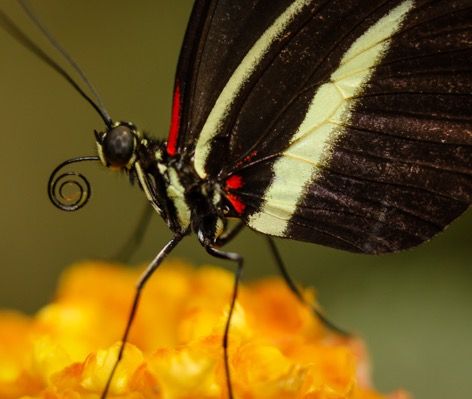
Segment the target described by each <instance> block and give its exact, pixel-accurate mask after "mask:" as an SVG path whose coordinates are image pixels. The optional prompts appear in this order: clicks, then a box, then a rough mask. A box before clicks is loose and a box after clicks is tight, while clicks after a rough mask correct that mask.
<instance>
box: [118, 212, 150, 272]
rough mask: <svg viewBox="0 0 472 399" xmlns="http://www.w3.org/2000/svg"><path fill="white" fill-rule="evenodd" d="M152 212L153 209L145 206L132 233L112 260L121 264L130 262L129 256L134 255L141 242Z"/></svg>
mask: <svg viewBox="0 0 472 399" xmlns="http://www.w3.org/2000/svg"><path fill="white" fill-rule="evenodd" d="M153 212H154V209H153V208H152V207H151V206H149V204H146V206H145V207H144V209H143V211H142V212H141V216H140V217H139V221H138V223H137V224H136V226H135V228H134V229H133V233H132V234H131V235H130V236H129V237H128V239H127V240H126V242H125V245H123V246H122V247H121V249H120V250H119V251H118V252H117V253H116V255H115V256H113V258H114V259H116V260H117V261H120V262H122V263H126V262H128V261H129V260H130V258H131V256H133V255H134V253H135V252H136V250H137V249H138V248H139V246H140V245H141V243H142V242H143V238H144V234H145V233H146V230H147V229H148V227H149V223H150V222H151V216H152V213H153Z"/></svg>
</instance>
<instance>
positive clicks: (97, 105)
mask: <svg viewBox="0 0 472 399" xmlns="http://www.w3.org/2000/svg"><path fill="white" fill-rule="evenodd" d="M19 3H20V4H21V6H22V7H23V8H24V9H25V11H26V13H27V15H28V16H29V17H30V19H31V20H32V21H33V23H34V24H35V25H36V26H37V27H38V28H39V29H40V30H41V31H42V32H43V33H44V34H45V36H46V37H47V39H48V40H49V42H50V43H51V44H52V45H53V46H54V48H56V49H57V51H59V52H60V53H61V54H62V55H63V56H64V57H65V58H66V60H67V61H68V62H69V63H70V64H71V65H72V67H73V68H74V69H75V70H76V71H77V72H78V73H79V75H80V77H81V78H82V80H83V81H84V83H85V84H86V86H87V87H89V89H90V90H91V92H92V93H93V94H94V96H95V97H96V99H97V102H95V101H94V100H93V99H92V98H91V97H90V96H89V95H88V94H87V93H85V91H84V90H83V89H82V88H81V87H80V86H79V84H78V83H77V82H76V81H75V80H74V79H73V78H72V76H71V75H69V74H68V73H67V72H66V70H65V69H64V68H62V67H61V66H60V65H59V64H58V63H57V62H55V61H54V60H53V59H52V58H51V57H49V55H47V54H46V53H45V52H44V51H43V50H42V49H41V48H40V47H39V46H38V45H37V44H36V43H34V42H33V41H32V40H31V39H30V38H29V37H28V36H27V35H26V34H25V33H24V32H23V31H22V30H21V29H20V28H19V27H18V26H17V25H16V24H15V23H14V22H13V21H12V20H11V19H10V18H9V17H8V16H7V15H6V14H5V13H4V12H3V11H2V10H0V27H2V28H3V29H4V30H5V31H6V32H7V33H8V34H9V35H10V36H11V37H13V38H14V39H15V40H16V41H17V42H19V43H20V44H21V45H22V46H23V47H25V48H26V49H28V50H29V51H31V52H32V53H33V54H35V55H36V56H37V57H38V58H39V59H41V60H42V61H43V62H44V63H45V64H47V65H49V66H50V67H51V68H52V69H54V70H55V71H56V72H57V73H59V74H60V75H61V76H62V77H63V78H64V79H65V80H66V81H67V82H69V84H70V85H71V86H72V87H73V88H74V89H75V90H76V91H77V92H78V93H79V94H80V96H81V97H82V98H84V99H85V100H86V101H87V102H88V103H89V104H90V105H91V106H92V107H93V108H94V109H95V111H96V112H97V113H98V114H99V115H100V117H101V118H102V119H103V121H104V123H105V125H106V126H108V127H111V125H112V124H113V121H112V119H111V117H110V116H109V114H108V112H107V111H106V109H105V107H104V106H103V104H102V102H101V100H100V97H98V95H97V93H96V91H95V90H94V89H93V86H92V85H91V84H90V82H89V81H88V80H87V79H86V78H85V76H84V74H83V72H82V71H81V69H80V68H79V67H78V65H77V63H75V62H74V61H73V60H72V59H71V58H70V56H68V55H67V53H66V52H65V51H64V50H63V49H62V48H61V47H60V46H59V45H58V44H57V42H56V41H55V40H54V39H53V38H52V36H51V35H50V34H49V33H47V31H46V30H45V28H44V27H43V26H42V24H40V22H39V20H38V19H37V18H36V17H35V16H34V14H33V13H32V12H31V9H30V8H28V6H27V5H26V4H25V3H24V2H23V0H19ZM57 46H59V47H57ZM79 71H80V72H79Z"/></svg>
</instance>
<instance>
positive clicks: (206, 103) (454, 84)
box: [177, 0, 472, 253]
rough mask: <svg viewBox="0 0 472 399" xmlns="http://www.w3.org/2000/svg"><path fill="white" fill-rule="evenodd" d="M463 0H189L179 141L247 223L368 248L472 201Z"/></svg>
mask: <svg viewBox="0 0 472 399" xmlns="http://www.w3.org/2000/svg"><path fill="white" fill-rule="evenodd" d="M203 5H204V6H205V7H208V10H209V11H208V13H207V14H205V18H202V17H199V16H198V10H199V7H200V9H201V7H203ZM471 8H472V4H471V2H470V0H463V1H446V0H440V1H419V0H417V1H413V0H403V1H402V0H389V1H379V2H372V1H361V0H359V1H346V0H343V1H333V0H331V1H314V0H293V1H264V0H259V1H254V0H253V1H238V0H233V1H229V0H226V1H225V0H220V1H218V2H197V4H196V6H195V9H196V10H197V12H194V14H193V17H192V19H194V20H197V19H198V21H200V22H199V24H200V25H201V26H204V28H202V29H201V31H202V32H204V35H203V36H202V38H201V39H196V40H195V43H197V44H195V45H194V48H195V46H197V47H198V51H197V52H196V53H195V50H193V51H194V53H195V54H197V56H196V57H194V58H195V61H194V62H193V63H192V65H191V67H190V68H188V71H187V72H186V76H187V79H188V80H187V88H188V87H191V89H187V91H186V92H185V97H183V99H182V100H181V101H182V103H183V104H184V105H183V108H182V109H183V110H184V113H185V115H184V117H183V118H184V119H185V120H186V121H187V125H186V126H185V128H182V129H181V131H180V133H179V135H180V138H179V140H180V141H179V146H180V149H181V150H182V151H184V152H186V153H187V154H188V155H192V156H193V160H194V166H195V169H196V171H197V172H198V174H199V175H200V176H201V177H202V178H204V179H217V180H218V181H219V182H220V183H221V184H222V186H223V187H224V189H225V191H226V196H227V199H228V201H229V202H230V203H231V205H232V207H233V209H234V212H235V214H237V215H238V216H239V217H241V218H242V219H243V220H244V221H245V222H246V223H247V224H248V225H249V226H250V227H252V228H253V229H255V230H257V231H260V232H263V233H266V234H271V235H276V236H281V237H288V238H294V239H298V240H306V241H312V242H317V243H321V244H324V245H328V246H332V247H336V248H342V249H347V250H351V251H357V252H366V253H378V252H389V251H395V250H400V249H403V248H407V247H410V246H413V245H416V244H419V243H421V242H423V241H425V240H427V239H428V238H430V237H431V236H433V235H434V234H435V233H437V232H438V231H440V230H442V229H443V228H444V226H446V225H447V224H448V223H449V222H450V221H451V220H452V219H454V218H455V217H457V216H458V215H459V214H460V213H462V212H463V211H464V210H465V209H467V207H468V206H469V204H470V202H471V196H472V177H471V176H472V168H471V163H472V155H471V154H472V118H471V110H472V100H471V99H472V96H471V92H472V48H471V47H472V27H471V25H472V11H471ZM203 20H204V22H201V21H203ZM193 24H194V25H195V24H196V23H195V22H193ZM191 26H192V25H191ZM186 40H190V39H189V38H187V39H186ZM188 46H189V45H187V47H188ZM183 57H185V46H184V53H183ZM187 57H188V55H187ZM182 78H183V77H182V76H180V77H179V74H178V77H177V80H179V79H182Z"/></svg>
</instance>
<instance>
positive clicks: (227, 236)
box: [215, 221, 245, 248]
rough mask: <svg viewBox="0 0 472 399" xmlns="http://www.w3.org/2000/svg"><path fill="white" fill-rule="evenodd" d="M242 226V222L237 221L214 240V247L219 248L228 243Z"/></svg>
mask: <svg viewBox="0 0 472 399" xmlns="http://www.w3.org/2000/svg"><path fill="white" fill-rule="evenodd" d="M244 226H245V224H244V222H242V221H239V222H238V223H237V224H236V225H234V226H233V227H232V228H231V229H229V230H227V231H226V232H224V233H223V234H222V235H221V236H220V237H218V238H217V239H216V242H215V246H217V247H218V248H219V247H222V246H223V245H225V244H226V243H228V242H230V241H231V240H232V239H233V238H234V237H236V236H237V235H238V234H239V233H240V231H241V230H242V229H243V227H244Z"/></svg>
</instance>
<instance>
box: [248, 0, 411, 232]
mask: <svg viewBox="0 0 472 399" xmlns="http://www.w3.org/2000/svg"><path fill="white" fill-rule="evenodd" d="M413 6H414V2H413V0H406V1H404V2H402V3H401V4H400V5H398V6H397V7H396V8H394V9H392V10H391V11H390V12H389V13H388V14H387V15H385V16H384V17H383V18H381V19H380V20H379V21H377V22H376V23H375V24H374V25H372V26H371V27H370V28H369V29H368V30H367V31H366V32H365V33H364V34H363V35H362V36H360V37H359V38H358V39H357V40H356V41H355V42H354V43H353V44H352V45H351V47H350V48H349V50H348V51H347V52H346V53H345V54H344V56H343V58H342V60H341V63H340V65H339V67H338V69H337V70H336V71H335V72H334V73H332V75H331V77H330V81H329V82H328V83H325V84H323V85H321V86H320V87H319V88H318V90H317V91H316V93H315V95H314V97H313V100H312V101H311V103H310V106H309V107H308V111H307V113H306V115H305V118H304V120H303V122H302V123H301V125H300V126H299V128H298V129H297V132H296V133H295V135H294V136H293V137H292V139H291V140H290V144H289V146H288V147H287V149H286V150H285V151H284V153H283V154H282V155H281V156H280V158H278V159H277V161H276V162H275V163H274V166H273V176H274V178H273V181H272V183H271V184H270V186H269V187H268V189H267V191H266V192H265V195H264V202H263V205H262V207H261V209H260V210H259V211H258V212H256V213H254V214H253V215H251V216H250V218H249V220H248V225H249V226H251V227H253V228H254V229H256V230H258V231H260V232H263V233H266V234H272V235H275V236H283V235H284V232H285V230H286V228H287V226H288V223H289V222H290V219H291V217H292V215H293V214H294V212H295V211H296V208H297V204H298V202H299V199H300V198H303V194H304V190H305V187H307V186H308V185H309V183H311V182H312V181H313V180H314V179H316V177H317V175H318V174H319V173H320V171H321V169H320V165H322V164H323V162H326V161H327V160H328V159H329V156H330V153H331V149H332V147H333V145H334V143H335V141H336V139H337V138H338V137H340V136H341V135H342V133H343V130H342V127H341V126H342V125H343V124H346V123H347V122H348V121H349V119H350V117H351V112H350V111H351V109H352V107H353V106H354V104H355V99H353V97H354V96H356V95H358V94H360V92H361V91H362V89H363V88H364V87H365V86H366V85H367V83H368V81H369V79H370V77H371V76H372V74H373V72H374V70H375V66H376V65H378V64H379V63H380V62H381V60H382V58H383V56H384V54H385V53H386V52H387V50H388V48H389V46H390V38H391V37H392V35H394V34H395V33H396V32H397V31H398V30H399V29H400V27H401V25H402V22H403V21H404V19H405V17H406V15H407V14H408V12H409V11H410V10H411V9H412V8H413Z"/></svg>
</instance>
